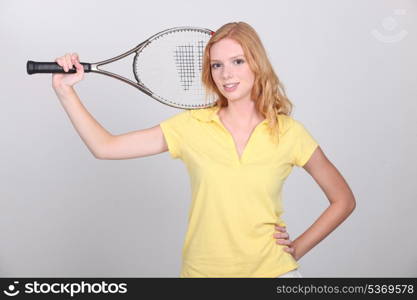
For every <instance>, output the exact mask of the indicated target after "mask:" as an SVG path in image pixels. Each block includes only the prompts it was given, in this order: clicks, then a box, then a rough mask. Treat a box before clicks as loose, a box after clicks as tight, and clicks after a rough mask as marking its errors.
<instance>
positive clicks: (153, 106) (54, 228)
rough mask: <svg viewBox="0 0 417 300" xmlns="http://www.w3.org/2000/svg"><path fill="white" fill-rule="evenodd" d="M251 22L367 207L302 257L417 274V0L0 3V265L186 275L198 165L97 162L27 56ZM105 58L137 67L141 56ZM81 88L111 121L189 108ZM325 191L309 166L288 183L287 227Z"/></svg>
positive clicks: (354, 273)
mask: <svg viewBox="0 0 417 300" xmlns="http://www.w3.org/2000/svg"><path fill="white" fill-rule="evenodd" d="M230 21H246V22H248V23H249V24H251V25H252V26H253V27H254V28H255V29H256V30H257V31H258V33H259V35H260V36H261V38H262V40H263V42H264V44H265V47H266V48H267V51H268V54H269V57H270V59H271V61H272V63H273V65H274V67H275V70H276V72H277V74H278V76H279V77H280V79H281V80H282V82H283V83H284V85H285V87H286V90H287V92H288V95H289V97H290V99H291V100H292V102H293V103H294V104H295V109H294V114H293V117H294V118H296V119H297V120H299V121H301V122H302V123H303V124H304V125H305V126H306V127H307V128H308V130H309V131H310V132H311V133H312V135H313V136H314V137H315V138H316V139H317V140H318V142H319V143H320V145H321V147H322V149H323V151H324V152H325V153H326V155H327V156H328V157H329V159H330V160H331V161H332V162H333V163H334V164H335V165H336V167H337V168H338V169H339V171H340V172H341V173H342V174H343V176H344V177H345V179H346V180H347V182H348V183H349V185H350V187H351V188H352V190H353V192H354V194H355V196H356V200H357V207H356V210H355V211H354V213H353V214H352V215H351V216H350V217H349V218H348V219H347V220H346V221H345V222H344V223H342V225H341V226H340V227H338V228H337V229H336V230H335V231H334V232H333V233H332V234H330V235H329V236H328V237H327V238H326V239H325V240H323V241H322V242H321V243H320V244H318V245H317V246H316V247H315V248H313V249H312V250H311V251H310V252H309V253H307V254H306V255H305V256H304V257H303V258H301V260H300V261H299V262H300V265H301V268H300V272H301V273H302V274H303V275H304V276H305V277H308V276H316V277H322V276H329V277H341V276H347V277H359V276H372V277H387V276H393V277H397V276H406V277H408V276H413V277H415V276H416V275H417V251H416V250H417V238H416V234H415V215H416V211H417V197H416V194H417V192H416V185H415V180H416V178H417V172H416V160H417V159H416V153H417V139H416V137H417V126H416V121H415V117H416V111H417V104H416V98H417V76H416V70H417V60H416V56H415V53H417V52H416V51H417V40H416V29H417V2H416V1H394V0H392V1H380V0H373V1H347V0H346V1H330V0H328V1H319V0H315V1H307V0H306V1H294V0H292V1H261V0H258V1H255V2H254V1H234V0H230V1H218V0H216V1H209V2H207V1H185V0H184V1H158V0H153V1H146V2H145V1H98V0H97V1H84V0H83V1H81V0H74V1H55V0H54V1H52V0H48V1H11V0H6V1H5V0H2V1H1V2H0V40H1V58H2V72H1V73H2V75H1V78H2V80H1V103H2V105H1V108H2V109H1V113H0V122H1V123H0V124H1V139H0V143H1V148H0V149H1V156H0V164H1V168H0V182H1V188H0V240H1V247H0V276H3V277H5V276H15V277H20V276H51V277H54V276H68V277H69V276H74V277H76V276H102V277H122V276H125V277H128V276H132V277H178V275H179V270H180V262H181V249H182V243H183V239H184V235H185V232H186V228H187V224H186V219H187V214H188V208H189V205H190V201H191V199H190V196H191V195H190V187H189V179H188V174H187V172H186V169H185V166H184V165H183V163H182V161H180V160H172V159H171V158H170V157H169V154H168V153H167V152H165V153H163V154H160V155H154V156H149V157H144V158H141V159H132V160H113V161H111V160H108V161H105V160H98V159H95V158H94V157H93V156H92V154H91V153H90V152H89V151H88V149H87V147H86V146H85V145H84V144H83V142H82V141H81V139H80V137H79V136H78V134H77V133H76V131H75V130H74V128H73V127H72V124H71V123H70V121H69V119H68V117H67V115H66V114H65V111H64V110H63V108H62V107H61V105H60V103H59V101H58V99H57V98H56V96H55V94H54V92H53V90H52V87H51V76H50V75H46V74H42V75H32V76H29V75H27V74H26V71H25V65H26V61H27V60H28V59H31V60H35V61H53V60H54V59H55V58H56V57H58V56H61V55H63V54H65V53H67V52H78V53H79V55H80V57H81V61H87V62H95V61H100V60H103V59H107V58H110V57H113V56H116V55H118V54H120V53H122V52H124V51H126V50H128V49H130V48H132V47H134V46H136V45H137V44H138V43H139V42H141V41H143V40H144V39H145V38H147V37H149V36H150V35H152V34H154V33H156V32H159V31H161V30H164V29H167V28H170V27H174V26H181V25H192V26H199V27H207V28H211V29H214V30H215V29H217V28H219V27H220V26H221V25H222V24H224V23H227V22H230ZM132 59H133V56H129V57H128V58H126V59H125V60H124V62H121V63H117V64H116V65H114V66H109V67H108V68H107V69H109V70H113V71H116V72H119V73H121V74H124V75H126V76H130V75H129V74H130V72H131V60H132ZM76 89H77V91H78V93H79V95H80V97H81V99H82V101H83V103H84V105H85V106H86V107H87V109H88V110H89V111H90V112H91V113H92V114H93V116H94V117H95V118H96V119H97V120H98V121H99V122H100V123H101V124H102V125H103V126H104V127H105V128H106V129H108V130H109V131H110V132H111V133H112V134H122V133H126V132H129V131H133V130H137V129H143V128H148V127H152V126H154V125H156V124H158V123H160V122H161V121H162V120H164V119H166V118H168V117H170V116H172V115H173V114H175V113H178V112H180V110H178V109H175V108H171V107H168V106H165V105H162V104H160V103H159V102H157V101H154V100H152V98H150V97H148V96H146V95H144V94H142V93H140V92H138V91H137V90H136V89H135V88H133V87H131V86H129V85H126V84H124V83H122V82H120V81H118V80H114V79H112V78H109V77H105V76H102V75H98V74H87V75H86V78H85V79H84V81H82V82H81V83H79V84H78V85H77V86H76ZM327 205H328V201H327V199H326V197H325V195H324V193H323V192H322V190H321V189H320V187H319V186H318V185H317V184H316V183H315V181H314V180H313V179H312V178H311V177H310V176H309V175H308V173H307V172H305V171H304V169H302V168H294V170H293V173H292V174H291V175H290V177H289V178H288V179H287V182H286V185H285V188H284V208H285V214H284V220H286V222H287V223H288V231H289V233H290V237H291V238H292V239H295V238H296V237H297V236H298V235H299V234H301V233H302V232H304V230H306V229H307V228H308V227H309V226H310V225H311V224H312V223H313V222H314V221H315V219H316V218H318V217H319V215H320V214H321V213H322V211H323V210H324V209H325V208H326V207H327Z"/></svg>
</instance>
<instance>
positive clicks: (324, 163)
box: [293, 146, 356, 260]
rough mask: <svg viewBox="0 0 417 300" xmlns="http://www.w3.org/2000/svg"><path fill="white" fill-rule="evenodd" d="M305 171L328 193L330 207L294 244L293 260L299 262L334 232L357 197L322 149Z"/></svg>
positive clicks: (354, 204)
mask: <svg viewBox="0 0 417 300" xmlns="http://www.w3.org/2000/svg"><path fill="white" fill-rule="evenodd" d="M303 168H304V169H305V170H306V171H307V172H308V173H309V174H310V175H311V176H312V177H313V178H314V180H315V181H316V182H317V184H318V185H319V186H320V188H321V189H322V190H323V192H324V193H325V195H326V197H327V199H328V200H329V202H330V206H329V207H328V208H327V209H326V210H325V211H324V212H323V213H322V214H321V215H320V217H319V218H318V219H317V220H316V221H315V222H314V223H313V225H311V226H310V227H309V228H308V229H307V230H306V231H305V232H304V233H303V234H301V235H300V236H299V237H297V238H296V239H295V240H294V241H293V247H294V254H293V256H294V258H295V259H296V260H298V259H300V258H301V257H302V256H304V254H306V253H307V252H308V251H310V250H311V249H312V248H313V247H314V246H316V245H317V244H318V243H319V242H321V241H322V240H323V239H324V238H325V237H326V236H327V235H329V234H330V233H331V232H332V231H333V230H335V229H336V228H337V227H338V226H339V225H340V224H341V223H342V222H343V221H344V220H345V219H346V218H347V217H348V216H349V215H350V214H351V213H352V211H353V210H354V209H355V207H356V201H355V197H354V195H353V193H352V191H351V189H350V188H349V186H348V184H347V183H346V181H345V179H344V178H343V176H342V175H341V174H340V173H339V171H338V170H337V169H336V167H335V166H334V165H333V164H332V163H331V162H330V161H329V160H328V159H327V157H326V156H325V155H324V153H323V151H322V149H321V148H320V146H318V147H317V148H316V150H315V151H314V153H313V155H312V156H311V158H310V159H309V161H308V162H307V163H306V164H305V165H304V166H303Z"/></svg>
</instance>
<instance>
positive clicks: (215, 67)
mask: <svg viewBox="0 0 417 300" xmlns="http://www.w3.org/2000/svg"><path fill="white" fill-rule="evenodd" d="M211 67H212V68H213V69H217V68H219V67H220V64H218V63H215V64H212V65H211Z"/></svg>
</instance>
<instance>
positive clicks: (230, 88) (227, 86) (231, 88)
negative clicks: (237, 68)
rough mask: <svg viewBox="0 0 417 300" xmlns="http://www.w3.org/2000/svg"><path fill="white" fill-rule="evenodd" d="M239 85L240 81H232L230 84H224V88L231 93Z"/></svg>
mask: <svg viewBox="0 0 417 300" xmlns="http://www.w3.org/2000/svg"><path fill="white" fill-rule="evenodd" d="M238 85H239V82H237V83H230V84H224V85H223V89H224V90H225V91H226V92H228V93H231V92H234V91H235V90H236V89H237V86H238Z"/></svg>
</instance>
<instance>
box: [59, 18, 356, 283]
mask: <svg viewBox="0 0 417 300" xmlns="http://www.w3.org/2000/svg"><path fill="white" fill-rule="evenodd" d="M56 62H57V63H58V64H60V65H61V66H62V67H64V69H65V70H68V68H71V67H72V65H75V66H76V68H77V73H76V74H71V75H68V74H54V75H53V87H54V89H55V91H56V93H57V95H58V98H59V99H60V100H61V103H62V104H63V106H64V108H65V110H66V112H67V113H68V115H69V117H70V119H71V121H72V123H73V125H74V127H75V128H76V130H77V131H78V133H79V134H80V136H81V138H82V139H83V141H84V142H85V143H86V145H87V146H88V148H89V149H90V151H91V152H92V153H93V155H94V156H95V157H97V158H99V159H127V158H136V157H143V156H148V155H153V154H158V153H162V152H165V151H169V153H170V154H171V157H172V158H181V159H182V160H183V161H184V163H185V164H186V166H187V169H188V172H189V174H190V178H191V191H192V205H191V208H190V212H189V219H188V229H187V233H186V237H185V242H184V247H183V263H182V270H181V274H180V277H277V276H278V277H291V276H301V275H300V273H298V271H297V269H298V267H299V264H298V262H297V261H298V260H299V259H300V258H301V257H302V256H303V255H305V254H306V253H307V252H308V251H309V250H311V249H312V248H313V247H314V246H315V245H316V244H318V243H319V242H320V241H321V240H322V239H324V238H325V237H326V236H327V235H328V234H329V233H330V232H332V231H333V230H334V229H335V228H336V227H337V226H338V225H340V223H342V222H343V220H345V219H346V218H347V217H348V216H349V215H350V213H351V212H352V211H353V209H354V207H355V199H354V196H353V193H352V192H351V190H350V188H349V186H348V185H347V183H346V182H345V180H344V179H343V177H342V176H341V174H340V173H339V172H338V170H337V169H336V168H335V167H334V166H333V165H332V164H331V162H330V161H329V160H328V159H327V158H326V156H325V155H324V153H323V151H322V150H321V148H320V146H319V145H318V143H317V142H316V140H315V139H314V138H313V137H312V136H311V135H310V134H309V132H308V131H307V130H306V129H305V127H304V126H303V125H302V124H301V123H300V122H298V121H297V120H295V119H293V118H292V117H290V113H291V110H292V104H291V102H290V101H289V100H288V98H287V97H286V95H285V92H284V88H283V86H282V84H281V83H280V82H279V80H278V78H277V76H276V74H275V72H274V71H273V69H272V66H271V64H270V62H269V60H268V58H267V55H266V52H265V50H264V48H263V46H262V43H261V41H260V39H259V37H258V35H257V34H256V32H255V31H254V30H253V28H252V27H250V26H249V25H248V24H246V23H244V22H238V23H229V24H226V25H224V26H222V27H221V28H220V29H219V30H218V31H216V33H215V34H214V35H213V36H212V37H211V39H210V41H209V42H208V44H207V46H206V48H205V53H204V58H203V74H202V80H203V83H204V85H205V86H206V88H207V92H208V93H214V94H216V95H217V97H218V100H217V102H216V105H215V106H213V107H210V108H205V109H195V110H186V111H183V112H180V113H178V114H176V115H174V116H173V117H171V118H169V119H167V120H165V121H163V122H161V123H160V124H159V125H157V126H154V127H152V128H148V129H143V130H138V131H134V132H130V133H127V134H122V135H117V136H113V135H111V134H110V133H108V132H107V131H106V130H105V129H104V128H103V127H101V126H100V124H98V123H97V122H96V121H95V120H94V119H93V117H92V116H91V115H90V114H89V113H88V112H87V111H86V110H85V108H84V107H83V106H82V104H81V102H80V100H79V98H78V96H77V95H76V93H75V91H74V89H73V88H72V86H73V85H74V84H75V83H76V82H78V81H80V80H81V79H82V78H83V69H82V67H81V65H80V64H79V59H78V56H77V55H69V54H68V55H66V56H63V57H61V58H58V59H57V60H56ZM294 165H296V166H299V167H303V168H304V169H305V170H306V171H307V172H308V173H309V174H310V175H311V176H312V177H313V178H314V180H315V181H316V182H317V183H318V184H319V186H320V187H321V188H322V190H323V191H324V193H325V194H326V196H327V197H328V200H329V202H330V206H329V207H328V208H327V209H326V210H325V211H324V213H323V214H322V215H321V216H320V217H319V218H318V219H317V221H316V222H315V223H314V224H313V225H312V226H311V227H310V228H309V229H308V230H307V231H305V232H304V233H303V234H302V235H301V236H300V237H298V238H297V239H296V240H295V241H291V240H290V239H289V236H288V234H287V233H286V231H285V226H286V224H285V222H284V221H283V220H282V218H281V214H282V213H283V208H282V201H281V190H282V186H283V183H284V182H285V179H286V178H287V177H288V175H289V174H290V173H291V170H292V168H293V166H294ZM278 226H282V227H278ZM275 230H279V231H280V232H281V233H276V232H275ZM273 238H276V239H278V238H280V239H279V240H277V241H274V239H273ZM277 244H278V245H277ZM287 246H288V247H287Z"/></svg>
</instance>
